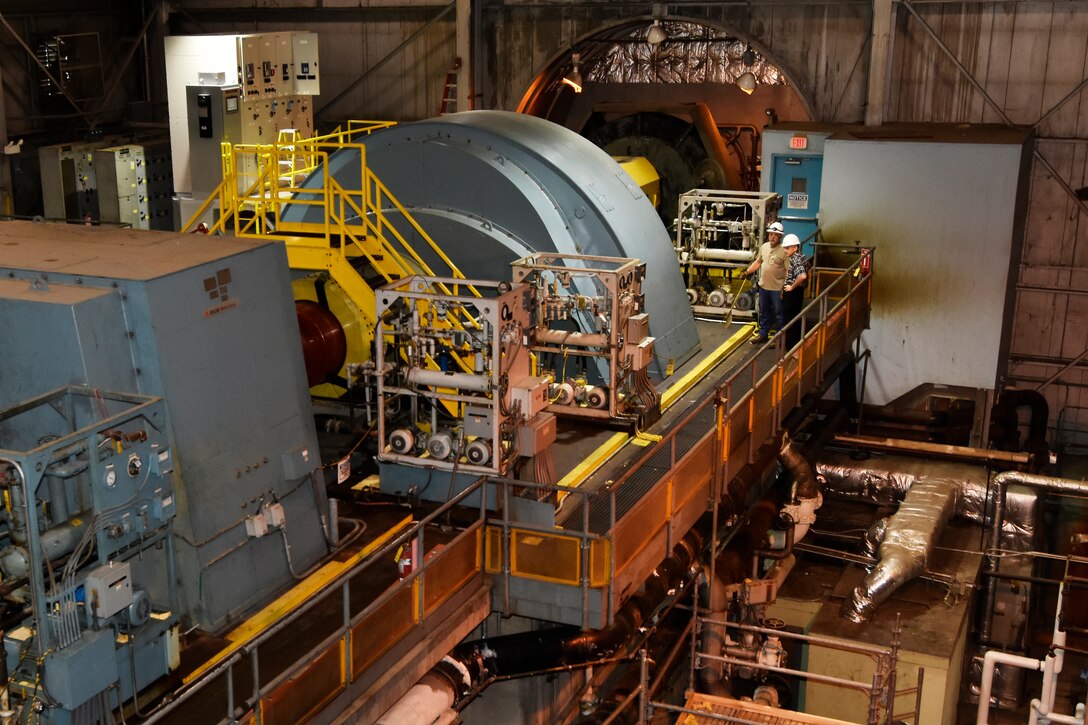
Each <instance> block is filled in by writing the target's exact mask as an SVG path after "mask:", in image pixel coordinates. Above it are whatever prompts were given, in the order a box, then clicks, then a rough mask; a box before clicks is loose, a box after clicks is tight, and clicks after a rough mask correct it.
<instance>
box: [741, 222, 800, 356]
mask: <svg viewBox="0 0 1088 725" xmlns="http://www.w3.org/2000/svg"><path fill="white" fill-rule="evenodd" d="M783 231H784V230H783V228H782V223H781V222H774V223H773V224H771V225H770V226H769V227H767V240H768V241H766V242H764V243H763V245H762V246H761V247H760V248H759V252H758V254H756V258H755V259H754V260H752V263H751V264H750V265H748V269H746V270H745V271H744V275H745V276H746V277H751V276H752V275H753V274H755V273H756V272H757V271H758V272H759V334H757V335H756V336H755V337H753V338H752V339H751V340H749V342H751V343H752V344H753V345H758V344H760V343H763V342H766V341H767V338H768V337H770V333H771V329H775V330H781V329H782V326H783V325H784V324H785V315H784V313H783V309H782V286H783V285H784V284H785V283H786V270H787V269H789V255H787V254H786V250H784V249H783V248H782V232H783ZM772 316H773V317H772Z"/></svg>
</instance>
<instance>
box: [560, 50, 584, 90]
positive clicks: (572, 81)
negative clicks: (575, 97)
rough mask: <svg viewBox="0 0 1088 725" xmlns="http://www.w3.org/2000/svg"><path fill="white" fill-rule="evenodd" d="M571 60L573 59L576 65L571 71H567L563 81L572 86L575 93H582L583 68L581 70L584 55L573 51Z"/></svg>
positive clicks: (572, 61)
mask: <svg viewBox="0 0 1088 725" xmlns="http://www.w3.org/2000/svg"><path fill="white" fill-rule="evenodd" d="M570 60H571V63H572V64H573V65H574V68H572V69H571V71H570V73H567V75H565V76H563V82H564V83H566V84H567V85H568V86H570V87H571V88H573V89H574V92H575V93H581V92H582V70H581V66H582V56H581V54H579V53H571V56H570Z"/></svg>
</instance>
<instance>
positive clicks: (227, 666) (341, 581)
mask: <svg viewBox="0 0 1088 725" xmlns="http://www.w3.org/2000/svg"><path fill="white" fill-rule="evenodd" d="M485 483H486V482H485V481H484V479H479V480H477V481H475V482H473V483H472V484H470V485H469V486H467V487H466V488H465V489H464V490H463V491H461V492H460V493H458V494H457V495H456V496H454V497H453V498H451V499H450V500H449V501H448V502H446V503H445V504H442V505H441V506H439V507H438V508H437V509H435V510H434V511H432V512H431V513H430V514H428V515H427V516H425V517H423V518H422V519H420V520H419V521H417V522H415V523H413V524H412V525H411V526H410V527H408V528H407V529H405V530H404V531H403V532H401V533H400V534H398V535H397V536H396V537H394V538H392V539H391V540H390V541H388V542H386V543H385V544H384V545H382V546H381V547H380V548H378V549H377V550H375V551H374V552H371V553H370V554H369V555H367V557H366V558H365V559H363V560H362V561H360V562H358V563H357V564H356V565H355V566H352V567H351V568H349V569H345V570H344V571H342V572H339V573H338V574H337V575H336V576H334V577H332V578H330V579H329V580H328V581H327V582H323V583H322V584H321V585H320V586H319V587H318V588H317V589H316V590H315V591H314V592H313V593H312V594H311V595H310V596H309V597H308V598H307V599H306V600H305V601H304V602H302V603H300V604H299V605H298V606H296V607H295V608H293V609H291V610H289V611H288V612H287V613H286V614H284V615H283V616H282V617H281V618H279V619H278V620H277V621H276V622H275V623H274V624H273V625H271V626H270V627H268V628H266V629H264V630H262V631H260V632H259V633H257V634H255V635H254V636H252V637H251V638H249V639H247V640H245V641H244V642H242V643H241V644H238V645H237V646H236V648H235V651H234V652H233V654H231V655H230V656H229V657H227V658H226V659H225V660H224V661H223V662H221V663H218V664H216V665H215V666H214V667H212V668H211V669H209V670H208V671H207V672H204V673H202V674H201V675H199V676H198V677H197V678H195V679H194V680H192V681H190V682H188V683H186V684H185V685H183V686H182V687H180V688H178V689H177V690H175V691H174V692H173V693H171V694H172V695H173V697H172V699H170V700H169V701H165V702H163V703H162V704H160V705H159V706H158V707H157V708H156V709H154V710H152V711H151V712H150V713H148V717H147V719H146V720H145V721H144V722H145V723H154V722H158V721H159V720H161V719H162V718H163V717H165V716H167V715H168V714H170V713H171V712H173V711H174V710H175V709H176V708H177V707H178V706H180V704H181V703H182V702H184V701H186V700H188V699H189V698H191V697H192V696H193V695H194V694H195V693H196V692H198V691H200V690H203V689H204V688H206V687H207V686H208V685H209V684H210V683H211V682H212V681H213V680H215V679H217V678H218V677H220V676H222V675H223V674H224V672H225V673H227V674H226V676H227V678H228V680H230V679H232V678H233V667H234V665H236V664H238V663H239V662H240V661H241V660H242V658H243V657H246V656H248V657H249V658H250V659H251V660H253V666H254V667H255V666H256V665H255V662H256V657H257V656H258V654H259V651H260V647H261V645H262V644H266V643H268V642H269V640H271V639H272V638H273V637H275V636H276V635H277V634H278V633H279V632H281V631H283V630H284V629H285V628H287V627H288V626H291V625H292V624H295V623H296V622H297V621H298V620H299V618H300V617H302V616H304V615H305V614H307V613H308V612H310V611H311V610H312V609H314V608H315V607H317V606H318V605H320V604H324V603H325V600H326V599H327V598H328V597H329V596H333V592H334V591H335V590H336V589H339V590H340V596H341V597H342V598H343V602H342V604H343V607H342V608H343V610H344V611H345V612H348V616H346V617H345V621H344V622H342V623H341V625H340V626H339V627H337V629H336V630H335V631H334V632H333V633H332V634H330V635H327V636H326V637H325V638H324V639H323V640H321V641H320V642H319V643H318V644H317V645H315V647H314V648H311V651H310V652H309V653H308V654H313V652H314V651H320V650H321V648H323V647H324V646H325V645H326V644H329V643H332V642H336V641H337V640H339V639H342V638H345V637H347V636H349V635H350V632H351V629H352V628H353V627H354V626H355V625H356V624H357V623H358V622H359V621H362V620H363V619H365V618H366V617H367V616H370V615H371V614H373V612H374V611H376V610H377V609H378V608H379V607H381V606H382V605H383V604H385V603H386V602H388V601H389V600H390V599H392V598H393V597H394V596H396V595H398V594H399V593H400V592H401V591H403V590H404V589H406V588H409V587H414V586H420V588H421V589H422V582H423V579H422V577H423V574H424V573H425V572H426V571H427V570H428V569H430V568H431V567H432V566H433V565H434V563H435V562H436V561H439V560H440V559H441V558H442V556H441V553H439V554H438V555H437V556H435V557H434V558H433V559H432V560H430V561H428V560H427V559H426V558H424V557H423V555H422V552H423V551H424V550H425V549H423V548H422V545H421V547H420V556H421V558H422V561H421V562H419V563H418V564H417V565H416V566H415V567H414V569H413V571H412V573H411V574H410V575H409V576H406V577H404V578H403V579H401V580H400V581H398V582H396V583H395V584H394V585H393V586H391V587H389V588H388V589H386V590H385V591H384V592H383V593H382V594H381V595H379V596H378V597H377V598H375V599H374V600H373V601H371V602H370V603H369V604H368V605H367V606H366V607H364V608H363V609H362V610H360V611H359V612H357V613H356V614H355V615H353V616H352V615H350V606H349V605H348V604H347V598H348V597H349V595H350V587H349V585H350V582H351V580H353V579H355V578H356V577H357V576H358V575H360V574H361V573H363V572H364V571H365V570H367V569H369V568H370V567H372V566H374V565H375V564H376V563H377V562H379V561H381V560H382V559H383V558H384V557H386V556H388V555H389V554H390V553H392V552H393V551H395V550H396V549H397V548H398V547H400V546H402V545H404V544H405V543H407V542H408V541H409V540H411V539H412V538H414V537H418V538H419V539H420V541H421V544H422V541H423V538H424V534H425V531H426V526H427V525H428V524H431V523H433V522H434V521H436V520H437V519H438V518H440V517H442V516H444V515H445V514H446V513H447V512H448V511H450V510H451V509H452V508H453V507H455V506H457V505H458V504H459V503H460V502H461V501H463V500H465V499H466V498H468V497H469V496H471V495H472V494H474V493H476V492H477V491H480V492H481V495H480V510H479V517H478V518H477V519H476V520H475V521H473V522H472V523H470V524H469V525H468V526H467V527H465V529H463V530H462V531H461V532H460V533H459V534H458V535H457V537H455V539H454V540H453V542H451V548H452V544H453V543H458V542H460V541H462V540H464V538H465V537H467V536H470V535H475V533H476V532H477V531H479V530H481V529H482V528H483V526H484V524H485V522H486V513H485V512H486V509H485V503H486V497H485V496H484V495H483V490H484V487H485ZM413 563H415V562H413ZM417 582H418V583H417ZM419 601H420V611H419V619H418V621H417V623H418V624H422V622H423V620H424V619H425V618H426V617H425V612H424V611H423V604H422V603H423V596H422V595H420V597H419ZM325 649H327V648H325ZM310 661H311V659H310V657H308V656H305V657H301V658H300V659H298V660H295V661H294V662H292V663H291V664H289V665H288V666H287V667H286V668H285V669H284V670H283V671H281V672H280V673H278V674H277V676H276V677H275V678H273V679H272V680H270V681H269V683H267V684H266V685H264V686H263V687H262V686H261V685H260V680H259V678H257V677H254V683H253V684H254V691H253V698H252V703H250V704H251V705H252V704H255V703H256V702H257V701H259V700H260V699H261V698H262V697H263V696H264V695H265V694H267V693H269V692H271V691H272V690H274V689H275V686H276V685H278V684H280V683H282V682H283V681H284V680H285V679H286V678H287V677H288V676H290V675H294V674H297V673H298V672H299V671H301V670H302V669H304V668H305V667H306V666H307V665H309V663H310ZM232 694H233V693H231V692H230V688H228V693H227V695H228V699H232ZM227 705H228V708H229V709H228V712H230V711H233V705H234V703H233V702H228V703H227Z"/></svg>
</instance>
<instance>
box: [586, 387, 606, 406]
mask: <svg viewBox="0 0 1088 725" xmlns="http://www.w3.org/2000/svg"><path fill="white" fill-rule="evenodd" d="M586 405H588V406H589V407H590V408H597V409H598V410H600V409H602V408H607V407H608V388H606V387H605V386H603V385H597V386H595V387H592V388H588V389H587V390H586Z"/></svg>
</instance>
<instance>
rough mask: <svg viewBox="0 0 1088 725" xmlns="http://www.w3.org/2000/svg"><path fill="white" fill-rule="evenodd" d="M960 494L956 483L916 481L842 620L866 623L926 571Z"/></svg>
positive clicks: (938, 480)
mask: <svg viewBox="0 0 1088 725" xmlns="http://www.w3.org/2000/svg"><path fill="white" fill-rule="evenodd" d="M959 491H960V489H959V485H958V484H957V482H955V481H952V480H949V479H943V478H938V479H930V478H923V479H919V480H918V481H915V483H914V485H913V486H911V487H910V492H909V493H907V496H906V498H904V499H903V503H902V504H900V506H899V510H898V511H897V512H896V514H895V515H894V516H893V517H892V519H891V521H890V522H889V523H888V527H887V531H886V532H885V534H884V541H883V542H882V543H881V545H880V549H879V552H878V553H879V557H880V561H878V562H877V565H876V566H875V567H874V568H873V570H872V571H871V572H869V575H868V576H866V577H865V580H864V581H863V582H862V583H861V584H859V585H858V586H857V587H856V588H855V589H854V591H853V593H852V595H851V596H850V598H849V599H848V600H847V601H846V602H844V603H843V607H842V616H843V617H844V618H846V619H849V620H850V621H853V622H866V621H868V620H869V618H870V617H872V614H873V611H874V610H876V608H877V607H878V606H879V605H880V604H881V603H883V602H884V601H886V600H887V599H888V597H890V596H891V595H892V593H894V592H895V590H896V589H898V588H899V587H901V586H902V585H904V584H906V583H907V582H909V581H910V580H911V579H913V578H915V577H916V576H918V575H919V574H921V573H922V572H923V571H925V568H926V562H927V561H928V560H929V557H930V555H931V554H932V553H933V547H934V545H935V544H936V540H937V537H938V536H939V535H940V532H941V531H942V530H943V529H944V527H945V525H946V524H947V523H948V520H949V519H950V518H952V514H953V512H954V511H955V510H956V503H957V500H958V498H959Z"/></svg>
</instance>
